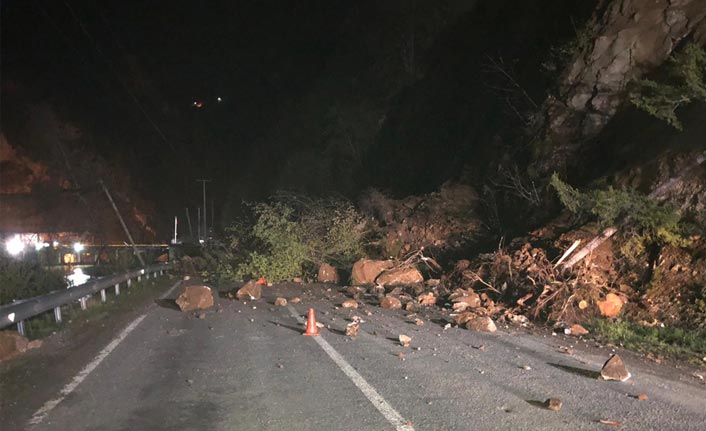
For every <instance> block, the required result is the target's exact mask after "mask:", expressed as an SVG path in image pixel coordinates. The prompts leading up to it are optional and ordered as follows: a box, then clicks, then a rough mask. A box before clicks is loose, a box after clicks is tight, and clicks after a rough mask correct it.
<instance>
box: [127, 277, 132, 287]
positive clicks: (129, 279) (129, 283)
mask: <svg viewBox="0 0 706 431" xmlns="http://www.w3.org/2000/svg"><path fill="white" fill-rule="evenodd" d="M131 284H132V278H128V279H127V287H128V288H129V287H130V285H131Z"/></svg>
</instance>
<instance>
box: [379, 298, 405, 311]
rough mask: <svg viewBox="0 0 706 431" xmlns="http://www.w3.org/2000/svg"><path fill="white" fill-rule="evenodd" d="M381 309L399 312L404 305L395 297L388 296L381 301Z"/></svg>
mask: <svg viewBox="0 0 706 431" xmlns="http://www.w3.org/2000/svg"><path fill="white" fill-rule="evenodd" d="M380 307H382V308H387V309H390V310H398V309H400V308H402V303H401V302H400V300H399V299H397V298H395V297H394V296H386V297H384V298H382V301H380Z"/></svg>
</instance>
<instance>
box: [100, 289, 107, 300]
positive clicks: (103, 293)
mask: <svg viewBox="0 0 706 431" xmlns="http://www.w3.org/2000/svg"><path fill="white" fill-rule="evenodd" d="M105 301H106V297H105V289H101V302H105Z"/></svg>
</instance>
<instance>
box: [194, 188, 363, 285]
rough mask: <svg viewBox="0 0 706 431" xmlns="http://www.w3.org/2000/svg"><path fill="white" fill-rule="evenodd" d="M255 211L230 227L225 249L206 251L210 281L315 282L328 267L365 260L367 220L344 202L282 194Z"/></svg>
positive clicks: (261, 204)
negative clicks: (303, 279) (298, 279)
mask: <svg viewBox="0 0 706 431" xmlns="http://www.w3.org/2000/svg"><path fill="white" fill-rule="evenodd" d="M249 210H250V214H249V216H248V217H244V218H241V219H239V220H235V221H234V222H233V223H231V225H230V226H229V227H228V228H226V241H225V244H223V245H221V246H211V247H209V248H208V249H207V250H206V252H205V257H206V261H207V265H206V267H207V269H206V271H205V272H204V273H203V275H204V276H205V278H207V279H209V280H211V281H215V282H216V283H227V282H234V281H239V280H246V279H249V278H259V277H265V278H266V279H267V280H268V281H272V282H278V281H284V280H291V279H293V278H295V277H313V275H314V274H315V272H316V271H317V270H318V267H319V265H320V264H322V263H329V264H331V265H334V266H337V267H350V266H351V265H352V264H353V262H354V261H355V260H357V259H358V258H360V257H361V256H362V255H363V246H364V243H365V237H366V233H367V231H366V222H365V218H364V217H363V216H362V215H361V214H360V213H359V212H358V211H357V210H356V209H355V208H354V207H353V205H352V204H351V203H350V202H348V201H346V200H344V199H342V198H311V197H307V196H304V195H299V194H293V193H279V194H277V195H275V196H273V197H271V198H270V199H269V200H267V201H266V202H258V203H253V204H251V205H250V207H249Z"/></svg>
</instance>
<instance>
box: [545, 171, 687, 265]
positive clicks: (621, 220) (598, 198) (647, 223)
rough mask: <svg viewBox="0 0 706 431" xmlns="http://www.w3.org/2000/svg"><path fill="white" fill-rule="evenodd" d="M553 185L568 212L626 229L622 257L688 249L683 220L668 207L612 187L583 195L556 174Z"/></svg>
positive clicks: (636, 256) (603, 224)
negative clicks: (667, 247) (650, 250)
mask: <svg viewBox="0 0 706 431" xmlns="http://www.w3.org/2000/svg"><path fill="white" fill-rule="evenodd" d="M551 185H552V187H554V189H555V190H556V192H557V194H558V195H559V200H560V201H561V203H562V204H563V205H564V206H565V207H566V209H568V210H569V211H571V212H572V213H574V214H577V215H578V216H579V217H584V216H586V215H591V216H593V217H595V218H596V219H597V220H598V223H599V224H600V225H601V226H602V227H607V226H613V225H616V224H621V225H622V226H624V228H625V231H626V232H627V237H628V240H627V241H626V242H625V243H624V244H623V245H622V247H621V250H620V251H621V253H622V255H623V256H626V257H628V258H631V259H633V260H636V259H638V258H639V257H640V256H643V255H644V253H645V250H646V249H647V246H648V245H650V244H656V245H660V246H663V245H673V246H677V247H684V246H686V245H688V240H687V239H686V238H685V237H684V226H683V225H682V223H681V216H680V214H679V212H678V211H677V210H676V209H675V208H674V207H672V206H671V205H669V204H665V205H660V204H659V203H658V202H657V201H655V200H653V199H650V198H649V197H648V196H645V195H643V194H641V193H639V192H637V191H635V190H619V189H614V188H612V187H608V188H607V189H605V190H592V191H589V192H585V193H584V192H581V191H579V190H577V189H575V188H574V187H571V186H570V185H569V184H566V183H565V182H563V181H562V180H561V179H560V178H559V176H558V175H557V174H556V173H555V174H554V175H552V179H551Z"/></svg>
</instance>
